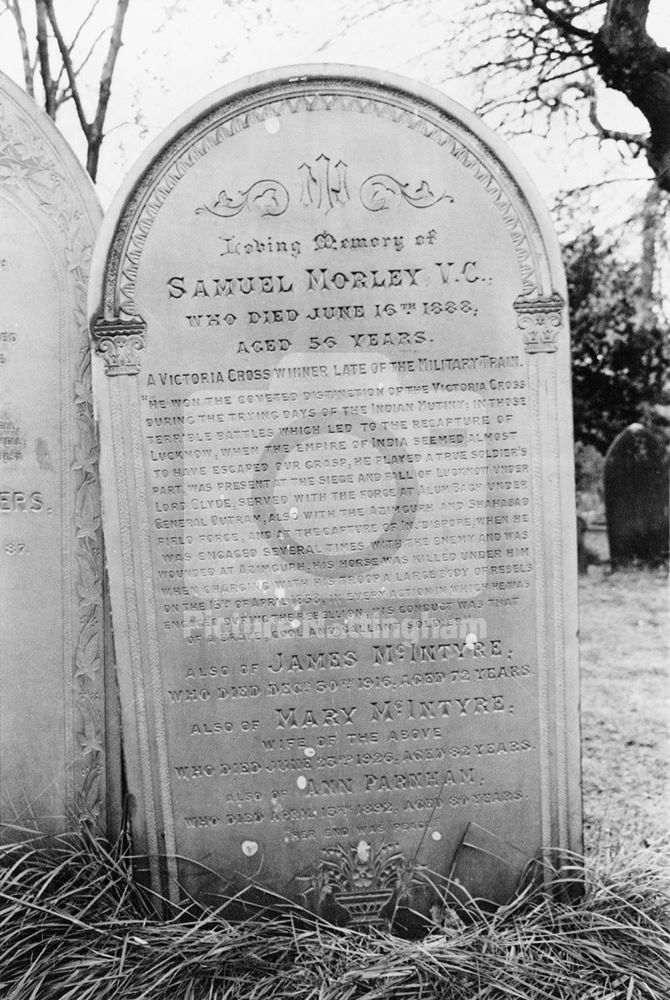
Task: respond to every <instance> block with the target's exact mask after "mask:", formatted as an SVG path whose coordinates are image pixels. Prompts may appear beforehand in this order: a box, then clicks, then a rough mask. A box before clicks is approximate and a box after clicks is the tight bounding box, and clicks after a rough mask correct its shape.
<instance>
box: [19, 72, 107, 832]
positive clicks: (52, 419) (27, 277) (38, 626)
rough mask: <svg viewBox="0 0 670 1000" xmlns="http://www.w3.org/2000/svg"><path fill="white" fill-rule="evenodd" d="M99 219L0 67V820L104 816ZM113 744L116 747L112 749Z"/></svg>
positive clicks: (42, 822)
mask: <svg viewBox="0 0 670 1000" xmlns="http://www.w3.org/2000/svg"><path fill="white" fill-rule="evenodd" d="M100 219H101V212H100V207H99V205H98V201H97V198H96V196H95V193H94V190H93V187H92V185H91V183H90V180H89V178H88V176H87V175H86V174H85V172H84V170H83V168H82V167H81V165H80V164H79V163H78V161H77V160H76V158H75V156H74V154H73V153H72V151H71V150H70V148H69V147H68V145H67V143H66V142H65V141H64V139H63V138H62V137H61V135H60V134H59V132H58V131H57V130H56V128H55V127H54V125H53V123H52V122H51V121H50V120H49V118H48V117H47V116H46V114H44V112H42V111H41V110H40V109H39V108H38V107H37V105H36V104H35V103H34V102H33V101H32V100H31V99H30V98H29V97H27V96H26V94H24V93H23V91H21V90H19V88H18V87H17V86H15V84H13V83H12V82H11V80H8V79H7V78H6V77H4V76H0V239H1V241H2V242H1V245H0V317H1V319H0V362H1V363H0V428H1V435H0V588H1V593H0V604H1V606H2V616H1V620H0V820H1V821H2V823H3V824H4V834H5V836H7V837H12V836H13V835H14V834H16V833H18V832H20V830H21V828H23V829H24V830H26V829H27V830H35V829H39V830H42V831H45V832H49V833H51V832H56V831H62V830H63V829H66V828H68V827H69V826H70V825H72V824H76V822H77V820H78V818H79V817H81V816H86V817H88V818H89V819H91V820H92V821H93V822H94V823H98V824H99V825H100V826H101V827H102V828H103V829H104V828H105V826H106V823H107V793H106V785H107V771H108V755H107V747H106V743H107V738H108V734H107V727H106V721H105V715H106V708H105V706H106V693H105V676H104V661H105V648H106V635H105V626H104V609H103V560H102V529H101V523H100V489H99V483H98V464H97V463H98V448H97V442H96V434H95V427H94V421H93V407H92V398H91V374H90V352H89V345H88V333H87V317H86V294H87V284H88V274H89V264H90V257H91V252H92V246H93V242H94V239H95V235H96V232H97V230H98V227H99V224H100ZM116 754H117V755H118V754H119V748H118V745H117V747H116Z"/></svg>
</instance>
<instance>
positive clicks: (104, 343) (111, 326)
mask: <svg viewBox="0 0 670 1000" xmlns="http://www.w3.org/2000/svg"><path fill="white" fill-rule="evenodd" d="M146 328H147V325H146V323H145V322H144V320H143V319H142V318H141V317H140V316H134V317H132V318H131V319H121V318H119V317H116V318H115V319H111V320H110V319H102V318H101V319H97V320H95V321H94V322H93V325H92V327H91V334H92V336H93V343H94V346H95V350H96V353H97V354H100V355H101V356H102V357H103V358H104V361H105V374H106V375H108V376H110V377H111V376H114V375H139V371H140V364H141V362H140V351H142V350H144V335H145V333H146Z"/></svg>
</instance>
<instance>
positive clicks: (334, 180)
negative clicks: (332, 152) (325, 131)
mask: <svg viewBox="0 0 670 1000" xmlns="http://www.w3.org/2000/svg"><path fill="white" fill-rule="evenodd" d="M298 172H299V173H300V179H301V182H302V191H301V194H300V201H301V202H302V204H303V205H307V206H310V207H314V208H318V209H320V210H321V211H322V212H325V213H326V214H327V213H328V212H330V210H331V209H333V208H335V207H336V205H346V203H347V202H348V201H349V191H348V190H347V164H346V163H345V162H344V161H343V160H338V161H337V163H336V164H335V165H334V166H332V167H331V164H330V157H329V156H326V155H325V154H324V153H321V155H320V156H317V158H316V160H315V162H314V163H313V164H312V165H311V166H310V165H309V164H307V163H301V164H300V166H299V167H298Z"/></svg>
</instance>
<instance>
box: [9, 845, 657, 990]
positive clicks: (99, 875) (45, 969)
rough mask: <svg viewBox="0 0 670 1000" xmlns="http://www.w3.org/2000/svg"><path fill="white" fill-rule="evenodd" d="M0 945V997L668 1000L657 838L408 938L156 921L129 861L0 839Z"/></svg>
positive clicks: (274, 923)
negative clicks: (577, 886) (572, 889)
mask: <svg viewBox="0 0 670 1000" xmlns="http://www.w3.org/2000/svg"><path fill="white" fill-rule="evenodd" d="M576 864H578V862H577V859H576ZM572 875H573V873H572V872H570V871H566V872H564V873H563V874H562V875H561V876H560V878H558V877H556V881H555V884H554V886H553V888H554V889H555V890H556V889H558V890H560V889H561V887H564V886H565V884H566V880H567V881H570V880H571V878H572ZM573 884H574V883H573ZM465 916H467V915H465ZM0 949H1V950H0V955H1V958H0V996H2V998H3V1000H111V998H114V1000H205V998H208V1000H215V998H217V1000H223V998H226V1000H354V998H355V1000H411V998H418V1000H529V998H534V1000H535V998H537V1000H544V998H546V1000H550V998H551V1000H559V998H560V1000H642V998H646V1000H648V998H651V1000H667V998H668V997H669V996H670V869H669V868H668V865H667V863H666V862H664V861H663V853H662V852H661V851H660V850H658V849H657V848H648V849H646V850H644V851H643V852H642V853H640V852H637V853H635V854H632V855H631V854H626V853H617V854H616V855H602V856H601V857H600V858H599V859H598V861H597V863H595V864H590V865H588V866H587V870H586V882H585V889H584V893H583V896H582V897H581V898H580V899H578V900H577V901H575V902H571V903H570V902H560V901H558V900H557V898H556V897H555V896H553V895H551V894H549V893H547V892H546V891H545V890H541V889H539V888H537V887H534V886H533V885H530V884H529V885H528V887H527V888H526V890H525V891H524V892H523V893H522V895H521V896H520V898H519V899H517V900H516V901H515V903H514V904H513V905H510V906H508V907H504V908H502V909H501V910H499V911H498V913H497V914H495V915H493V916H486V915H483V914H478V915H477V916H476V918H475V919H467V920H466V921H463V920H461V919H460V918H459V917H458V916H457V915H455V914H454V913H453V911H448V912H446V913H443V914H442V915H441V916H440V918H439V919H438V920H437V921H436V923H435V926H434V928H433V930H432V932H431V933H430V934H429V935H428V936H427V937H425V938H423V939H422V940H420V941H407V940H403V939H401V938H398V937H395V936H393V935H392V934H390V933H381V932H375V933H370V934H365V933H362V932H360V931H354V930H348V929H343V928H335V927H332V926H331V925H329V924H327V923H324V922H322V921H317V920H316V919H315V918H314V917H312V916H311V915H309V914H306V913H305V912H303V911H299V910H295V909H293V910H291V909H289V908H288V907H287V908H286V909H285V910H284V911H282V910H281V909H278V910H277V911H275V912H274V913H272V914H269V913H260V914H258V915H257V916H255V917H254V918H253V919H248V920H245V921H242V922H237V923H230V922H228V921H227V920H226V919H225V914H224V913H222V912H208V913H206V914H202V913H201V914H199V915H198V914H196V913H195V912H193V911H189V910H188V909H182V910H173V916H172V917H171V918H170V919H168V920H158V919H156V917H155V916H154V913H153V909H152V900H151V898H150V897H149V896H148V895H147V893H146V891H142V890H141V889H139V888H138V887H137V886H136V885H135V884H134V883H133V880H132V875H131V867H130V863H129V858H128V856H127V855H126V854H124V852H123V851H122V850H121V849H119V847H118V846H117V847H116V848H115V849H114V850H108V849H106V848H105V847H104V845H103V844H101V843H100V842H99V841H96V840H94V839H93V838H91V837H90V836H89V835H88V834H87V833H86V831H85V830H84V831H83V832H81V833H79V834H69V835H64V836H61V837H58V838H55V839H53V840H51V841H50V842H49V844H48V845H45V844H42V843H40V842H34V843H33V844H24V845H22V846H21V847H19V846H18V845H9V846H6V847H4V848H1V849H0Z"/></svg>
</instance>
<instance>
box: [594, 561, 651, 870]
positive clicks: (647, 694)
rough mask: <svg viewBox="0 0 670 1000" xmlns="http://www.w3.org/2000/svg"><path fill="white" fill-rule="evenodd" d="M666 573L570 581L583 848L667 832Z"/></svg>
mask: <svg viewBox="0 0 670 1000" xmlns="http://www.w3.org/2000/svg"><path fill="white" fill-rule="evenodd" d="M668 611H669V608H668V580H667V576H666V575H665V574H664V573H661V572H645V571H641V570H637V571H634V570H631V571H630V572H618V573H614V574H603V573H602V571H600V570H598V569H592V570H591V571H590V573H589V576H588V577H582V578H580V584H579V612H580V643H579V646H580V661H581V674H582V705H581V717H582V768H583V789H584V841H585V845H586V850H587V852H588V851H590V850H597V849H598V846H599V844H600V843H601V842H602V841H603V840H604V841H606V842H608V843H609V842H612V843H614V844H617V843H620V842H622V841H626V842H628V843H630V844H631V845H636V844H637V845H643V844H644V843H645V842H648V841H650V840H654V839H656V838H658V837H661V836H663V835H664V834H665V833H667V831H668V830H670V796H669V795H668V764H669V762H670V738H669V729H670V727H669V726H668V712H669V709H670V703H669V699H668V694H669V692H670V648H669V646H670V627H669V626H670V621H669V618H670V616H669V614H668Z"/></svg>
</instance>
